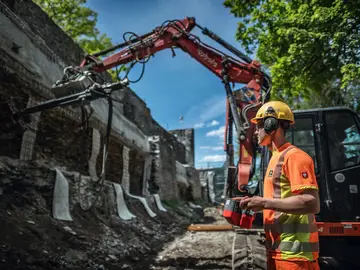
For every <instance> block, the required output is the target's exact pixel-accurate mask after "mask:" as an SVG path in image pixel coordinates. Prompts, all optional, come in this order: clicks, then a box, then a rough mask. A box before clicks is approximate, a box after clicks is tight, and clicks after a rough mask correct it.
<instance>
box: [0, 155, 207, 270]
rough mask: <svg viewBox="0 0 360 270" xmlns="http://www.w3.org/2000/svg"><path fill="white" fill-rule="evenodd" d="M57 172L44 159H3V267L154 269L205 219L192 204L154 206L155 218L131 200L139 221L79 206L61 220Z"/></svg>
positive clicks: (0, 257) (0, 162)
mask: <svg viewBox="0 0 360 270" xmlns="http://www.w3.org/2000/svg"><path fill="white" fill-rule="evenodd" d="M55 174H56V172H55V170H54V168H52V167H50V166H48V165H47V164H46V163H44V162H41V161H19V160H15V159H11V158H8V157H0V194H1V195H0V219H1V220H2V221H1V231H2V232H5V233H1V234H0V269H4V270H5V269H37V270H41V269H47V270H49V269H50V270H51V269H149V268H148V266H147V265H148V264H151V263H150V261H151V260H153V257H154V256H155V255H156V254H157V253H158V251H159V250H161V249H162V248H163V245H164V244H165V243H166V242H170V241H171V240H173V239H174V238H175V237H177V236H179V235H181V234H183V233H184V232H185V230H186V228H187V226H188V225H189V224H190V223H196V222H201V221H202V219H203V216H202V215H201V212H199V210H198V209H197V210H196V211H194V210H192V208H190V207H189V206H188V205H186V204H183V205H179V204H178V205H172V208H170V207H169V206H170V205H171V204H168V205H169V206H168V207H167V209H168V211H167V212H161V211H159V210H158V209H157V208H156V207H155V206H154V205H152V204H150V207H151V208H152V210H153V211H154V212H156V214H157V216H156V218H151V217H150V216H149V215H148V214H147V213H146V211H145V209H144V207H143V206H142V205H141V203H140V202H139V201H135V200H131V199H128V198H126V201H127V205H128V208H129V210H130V211H131V212H132V213H133V214H134V215H135V216H136V218H135V219H131V220H127V221H126V220H121V219H120V218H118V217H117V216H115V215H114V213H113V211H108V209H105V207H99V206H98V205H97V207H94V208H93V209H92V210H90V211H84V210H82V209H81V208H80V206H79V205H78V204H74V205H73V206H72V208H71V215H72V219H73V221H61V220H57V219H54V218H53V217H52V200H53V189H54V184H55ZM104 196H105V195H104ZM164 203H166V202H164ZM100 205H101V204H100ZM164 205H165V206H166V204H164ZM134 265H136V267H135V268H132V267H133V266H134Z"/></svg>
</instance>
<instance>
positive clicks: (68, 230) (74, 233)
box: [63, 226, 76, 235]
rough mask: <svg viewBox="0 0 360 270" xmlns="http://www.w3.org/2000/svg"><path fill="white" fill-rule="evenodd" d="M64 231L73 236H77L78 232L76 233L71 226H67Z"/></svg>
mask: <svg viewBox="0 0 360 270" xmlns="http://www.w3.org/2000/svg"><path fill="white" fill-rule="evenodd" d="M63 229H64V230H65V231H67V232H69V233H71V234H72V235H76V232H74V231H73V230H72V229H71V228H70V227H69V226H65V227H64V228H63Z"/></svg>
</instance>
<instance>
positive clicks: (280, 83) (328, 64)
mask: <svg viewBox="0 0 360 270" xmlns="http://www.w3.org/2000/svg"><path fill="white" fill-rule="evenodd" d="M224 6H225V7H227V8H229V9H230V12H231V13H232V14H233V15H234V16H235V17H237V18H239V20H240V22H239V23H238V29H237V33H236V38H237V39H238V41H240V42H241V44H242V46H243V47H244V49H245V50H246V52H247V53H248V54H253V53H256V57H257V58H258V59H259V60H260V61H261V62H262V64H263V65H265V66H267V67H268V68H269V70H270V72H271V76H272V80H273V92H272V95H273V97H274V98H277V99H282V100H285V101H287V102H289V103H290V104H291V105H293V106H294V107H299V106H301V107H305V106H308V107H314V106H336V105H347V106H350V107H352V108H354V109H356V110H358V111H359V109H360V104H359V101H357V100H360V84H359V76H360V15H359V14H360V1H358V0H305V1H304V0H292V1H286V0H252V1H248V0H225V1H224ZM303 101H305V102H303ZM300 104H301V105H300Z"/></svg>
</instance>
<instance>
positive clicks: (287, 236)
mask: <svg viewBox="0 0 360 270" xmlns="http://www.w3.org/2000/svg"><path fill="white" fill-rule="evenodd" d="M309 188H310V189H318V186H317V182H316V177H315V171H314V162H313V160H312V158H311V157H310V156H309V155H308V154H307V153H305V152H304V151H302V150H301V149H299V148H297V147H295V146H293V145H291V144H290V143H286V144H285V145H283V146H282V147H281V148H280V149H279V150H278V151H274V152H273V156H272V158H271V160H270V162H269V165H268V168H267V172H266V175H265V178H264V197H265V198H275V199H283V198H287V197H290V196H294V195H295V194H296V193H297V192H299V191H301V190H303V189H309ZM264 229H265V233H266V240H267V248H268V252H269V253H270V255H271V256H272V257H273V258H274V259H283V260H300V261H301V260H305V261H307V260H308V261H314V260H316V259H317V258H318V256H319V238H318V233H317V228H316V224H315V216H314V215H313V214H305V215H295V214H286V213H282V212H277V211H274V210H264Z"/></svg>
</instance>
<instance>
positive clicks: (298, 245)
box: [272, 241, 319, 254]
mask: <svg viewBox="0 0 360 270" xmlns="http://www.w3.org/2000/svg"><path fill="white" fill-rule="evenodd" d="M272 248H273V249H278V250H281V251H284V252H292V253H294V254H298V253H304V252H306V253H310V252H317V251H319V243H318V242H314V243H311V242H287V241H275V243H274V244H273V245H272Z"/></svg>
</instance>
